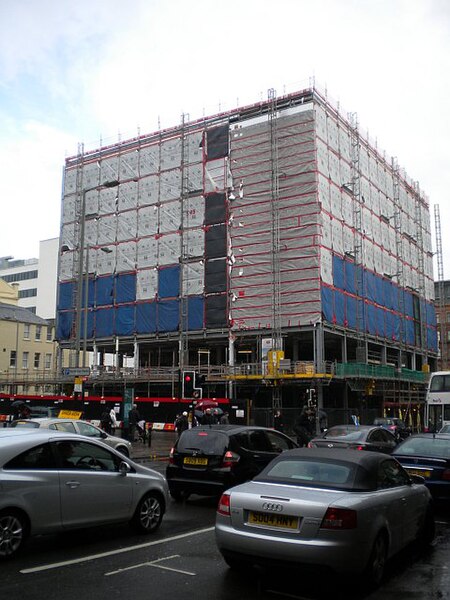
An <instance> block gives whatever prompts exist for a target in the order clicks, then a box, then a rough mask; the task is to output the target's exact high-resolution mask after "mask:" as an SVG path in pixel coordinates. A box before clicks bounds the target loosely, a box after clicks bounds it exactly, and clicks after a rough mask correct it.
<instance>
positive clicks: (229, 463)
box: [222, 450, 241, 468]
mask: <svg viewBox="0 0 450 600" xmlns="http://www.w3.org/2000/svg"><path fill="white" fill-rule="evenodd" d="M240 458H241V457H240V456H239V454H236V453H235V452H231V450H227V451H226V452H225V455H224V457H223V461H222V467H229V468H231V467H234V466H235V465H236V464H237V463H238V462H239V459H240Z"/></svg>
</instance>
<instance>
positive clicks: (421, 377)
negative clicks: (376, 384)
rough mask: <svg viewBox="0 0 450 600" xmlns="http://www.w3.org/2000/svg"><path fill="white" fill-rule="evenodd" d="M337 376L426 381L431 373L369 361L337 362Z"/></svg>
mask: <svg viewBox="0 0 450 600" xmlns="http://www.w3.org/2000/svg"><path fill="white" fill-rule="evenodd" d="M335 376H336V377H342V378H345V377H357V378H361V379H364V378H366V379H397V380H403V381H413V382H416V383H426V382H427V381H428V378H429V373H424V372H422V371H412V370H411V369H397V368H395V367H393V366H392V365H369V364H367V363H336V367H335Z"/></svg>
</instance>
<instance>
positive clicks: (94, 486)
mask: <svg viewBox="0 0 450 600" xmlns="http://www.w3.org/2000/svg"><path fill="white" fill-rule="evenodd" d="M68 444H70V448H68ZM52 446H53V448H54V451H55V452H56V455H57V459H58V468H59V476H60V490H61V519H62V523H63V526H64V527H80V526H83V525H94V524H97V523H105V522H112V521H121V520H126V519H128V518H129V517H130V516H131V514H130V513H131V508H132V502H133V481H134V479H133V478H132V477H130V476H124V475H121V474H120V473H119V465H120V463H121V459H120V457H118V456H116V455H115V454H113V453H112V452H110V451H109V450H108V449H107V448H103V447H102V446H100V445H98V444H95V443H90V442H86V441H78V440H74V439H72V440H70V441H66V440H65V441H57V440H54V441H52Z"/></svg>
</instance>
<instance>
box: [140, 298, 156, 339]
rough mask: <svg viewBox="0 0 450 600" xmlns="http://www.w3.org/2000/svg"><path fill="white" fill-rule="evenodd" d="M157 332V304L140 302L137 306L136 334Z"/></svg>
mask: <svg viewBox="0 0 450 600" xmlns="http://www.w3.org/2000/svg"><path fill="white" fill-rule="evenodd" d="M155 332H156V302H138V304H137V305H136V333H155Z"/></svg>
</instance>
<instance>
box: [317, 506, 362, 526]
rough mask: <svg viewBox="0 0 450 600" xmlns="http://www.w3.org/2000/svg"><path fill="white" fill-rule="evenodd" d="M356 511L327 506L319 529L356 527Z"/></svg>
mask: <svg viewBox="0 0 450 600" xmlns="http://www.w3.org/2000/svg"><path fill="white" fill-rule="evenodd" d="M357 521H358V520H357V512H356V511H355V510H349V509H347V508H329V509H328V510H327V512H326V513H325V516H324V518H323V520H322V524H321V525H320V527H321V529H356V526H357Z"/></svg>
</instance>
